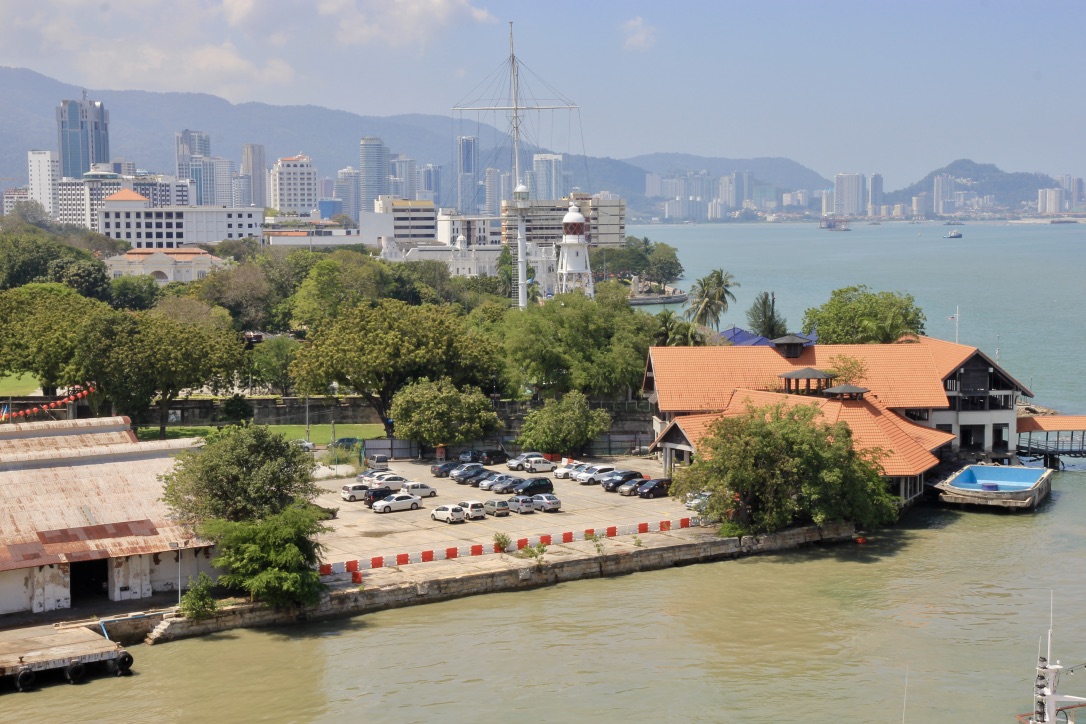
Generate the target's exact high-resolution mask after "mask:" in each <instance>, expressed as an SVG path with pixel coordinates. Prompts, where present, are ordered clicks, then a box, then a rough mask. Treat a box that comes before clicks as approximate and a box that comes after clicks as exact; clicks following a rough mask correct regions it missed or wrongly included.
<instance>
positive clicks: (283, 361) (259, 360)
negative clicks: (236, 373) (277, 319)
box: [252, 336, 301, 397]
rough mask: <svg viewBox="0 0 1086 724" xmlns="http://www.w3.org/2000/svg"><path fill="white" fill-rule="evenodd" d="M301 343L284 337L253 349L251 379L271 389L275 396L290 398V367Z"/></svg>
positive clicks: (268, 341)
mask: <svg viewBox="0 0 1086 724" xmlns="http://www.w3.org/2000/svg"><path fill="white" fill-rule="evenodd" d="M300 347H301V342H299V341H298V340H296V339H291V338H290V337H286V336H279V337H272V338H271V339H267V340H265V341H263V342H261V343H260V344H258V345H256V346H255V347H254V348H253V352H252V362H253V378H254V379H256V380H258V381H260V382H262V383H263V384H265V385H268V386H269V387H271V388H272V389H273V390H274V391H275V392H276V393H277V394H280V395H282V396H283V397H290V391H291V389H292V388H293V387H294V375H293V374H291V372H290V366H291V364H293V362H294V356H295V355H296V354H297V353H298V349H299V348H300Z"/></svg>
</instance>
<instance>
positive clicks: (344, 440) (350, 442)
mask: <svg viewBox="0 0 1086 724" xmlns="http://www.w3.org/2000/svg"><path fill="white" fill-rule="evenodd" d="M361 442H362V441H361V440H359V439H358V438H357V437H341V438H339V439H338V440H336V441H335V442H334V443H332V444H333V445H334V446H335V447H342V448H352V447H357V446H358V444H359V443H361Z"/></svg>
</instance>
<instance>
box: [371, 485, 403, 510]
mask: <svg viewBox="0 0 1086 724" xmlns="http://www.w3.org/2000/svg"><path fill="white" fill-rule="evenodd" d="M398 492H400V491H399V490H393V489H392V488H390V487H388V486H387V485H384V486H381V487H379V488H370V489H369V490H367V491H366V492H365V493H363V494H362V502H363V503H365V504H366V507H367V508H372V507H373V504H374V503H376V502H377V501H378V500H384V499H385V498H387V497H388V496H390V495H392V494H393V493H398Z"/></svg>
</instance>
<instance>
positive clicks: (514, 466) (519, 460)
mask: <svg viewBox="0 0 1086 724" xmlns="http://www.w3.org/2000/svg"><path fill="white" fill-rule="evenodd" d="M534 458H539V459H543V453H538V452H526V453H521V454H520V455H517V456H516V457H515V458H513V459H512V460H510V461H509V462H507V463H506V464H505V466H506V467H507V468H509V469H510V470H523V469H524V466H525V464H526V463H527V462H528V460H530V459H534Z"/></svg>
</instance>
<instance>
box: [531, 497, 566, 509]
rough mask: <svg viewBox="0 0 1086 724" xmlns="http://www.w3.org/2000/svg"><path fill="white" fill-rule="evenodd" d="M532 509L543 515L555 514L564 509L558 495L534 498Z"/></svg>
mask: <svg viewBox="0 0 1086 724" xmlns="http://www.w3.org/2000/svg"><path fill="white" fill-rule="evenodd" d="M532 507H534V508H535V509H536V510H538V511H539V512H541V513H546V512H552V513H554V512H557V511H559V510H561V509H562V501H561V500H559V499H558V496H556V495H551V494H550V493H540V494H538V495H533V496H532Z"/></svg>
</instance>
